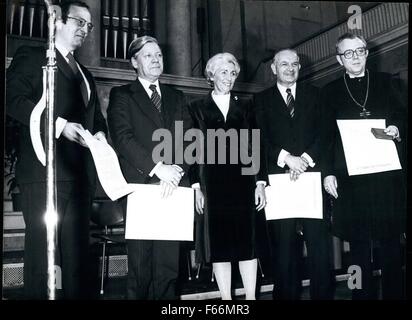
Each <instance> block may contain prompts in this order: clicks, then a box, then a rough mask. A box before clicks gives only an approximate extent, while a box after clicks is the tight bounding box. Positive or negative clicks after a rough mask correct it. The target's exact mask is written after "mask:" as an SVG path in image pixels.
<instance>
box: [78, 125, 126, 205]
mask: <svg viewBox="0 0 412 320" xmlns="http://www.w3.org/2000/svg"><path fill="white" fill-rule="evenodd" d="M76 131H77V132H78V133H79V134H80V135H81V136H82V138H83V139H84V141H85V142H86V144H87V146H88V147H89V149H90V152H91V153H92V157H93V161H94V165H95V167H96V171H97V176H98V177H99V180H100V184H101V185H102V187H103V190H104V191H105V192H106V194H107V196H108V197H109V198H110V200H112V201H114V200H117V199H119V198H120V197H123V196H125V195H127V194H129V193H130V192H133V190H134V188H133V185H131V184H128V183H127V181H126V180H125V178H124V177H123V174H122V170H121V169H120V164H119V160H118V158H117V155H116V152H115V151H114V150H113V148H112V147H111V146H110V145H109V144H108V143H106V142H104V141H100V140H97V139H96V138H95V137H93V135H92V134H91V133H90V132H89V131H88V130H84V131H83V130H76Z"/></svg>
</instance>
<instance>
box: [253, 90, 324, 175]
mask: <svg viewBox="0 0 412 320" xmlns="http://www.w3.org/2000/svg"><path fill="white" fill-rule="evenodd" d="M254 102H255V116H256V122H257V126H258V127H259V128H260V129H261V135H262V137H263V141H264V144H265V150H266V154H267V167H268V173H269V174H277V173H284V172H285V169H288V167H287V165H285V167H284V168H281V167H279V166H278V165H277V160H278V156H279V153H280V151H281V150H282V149H284V150H286V151H288V152H290V154H291V155H294V156H301V155H302V153H304V152H306V153H307V154H308V155H309V156H310V157H311V158H312V159H313V161H314V162H315V163H316V165H315V167H314V168H310V167H309V168H308V171H320V169H319V166H318V160H319V155H320V134H319V133H320V131H319V130H320V115H319V90H318V89H317V88H316V87H313V86H310V85H300V84H297V87H296V96H295V115H294V117H293V118H291V117H290V115H289V112H288V109H287V107H286V104H285V102H284V100H283V98H282V95H281V94H280V92H279V90H278V88H277V86H276V85H274V86H273V87H271V88H269V89H266V90H264V91H262V92H261V93H258V94H256V95H255V97H254Z"/></svg>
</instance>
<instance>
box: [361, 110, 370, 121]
mask: <svg viewBox="0 0 412 320" xmlns="http://www.w3.org/2000/svg"><path fill="white" fill-rule="evenodd" d="M359 115H360V117H361V118H364V119H367V118H368V117H369V116H370V115H371V112H370V111H368V110H366V109H365V108H363V109H362V112H360V113H359Z"/></svg>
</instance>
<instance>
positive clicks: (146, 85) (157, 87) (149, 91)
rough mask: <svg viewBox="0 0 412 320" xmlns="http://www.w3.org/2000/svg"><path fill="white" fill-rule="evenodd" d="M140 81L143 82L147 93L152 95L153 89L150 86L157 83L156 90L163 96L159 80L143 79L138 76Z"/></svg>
mask: <svg viewBox="0 0 412 320" xmlns="http://www.w3.org/2000/svg"><path fill="white" fill-rule="evenodd" d="M137 78H138V79H139V81H140V83H141V84H142V86H143V88H144V90H145V91H146V92H147V94H148V95H149V96H151V95H152V93H153V91H152V90H151V89H150V88H149V86H150V85H152V84H154V85H156V90H157V92H158V93H159V95H160V96H161V95H162V93H161V92H160V86H159V80H156V81H155V82H150V81H149V80H146V79H143V78H141V77H137Z"/></svg>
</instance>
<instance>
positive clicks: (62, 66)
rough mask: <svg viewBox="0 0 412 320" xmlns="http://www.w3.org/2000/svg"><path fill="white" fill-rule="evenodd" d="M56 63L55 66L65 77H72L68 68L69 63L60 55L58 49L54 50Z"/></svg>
mask: <svg viewBox="0 0 412 320" xmlns="http://www.w3.org/2000/svg"><path fill="white" fill-rule="evenodd" d="M56 63H57V67H58V68H59V70H60V71H61V72H62V73H63V75H64V76H65V77H66V78H68V79H70V80H72V79H73V78H74V73H73V71H72V69H70V66H69V64H68V63H67V61H66V59H65V58H64V57H63V56H62V54H61V53H60V51H59V50H56Z"/></svg>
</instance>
